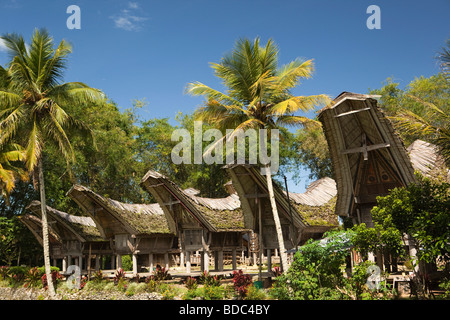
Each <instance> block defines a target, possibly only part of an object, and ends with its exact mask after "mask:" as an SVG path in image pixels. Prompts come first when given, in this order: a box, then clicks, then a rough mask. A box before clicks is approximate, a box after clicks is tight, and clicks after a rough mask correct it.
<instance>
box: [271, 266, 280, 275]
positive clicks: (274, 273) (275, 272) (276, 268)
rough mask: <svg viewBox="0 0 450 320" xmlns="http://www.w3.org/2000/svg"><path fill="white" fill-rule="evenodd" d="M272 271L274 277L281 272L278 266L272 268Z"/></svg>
mask: <svg viewBox="0 0 450 320" xmlns="http://www.w3.org/2000/svg"><path fill="white" fill-rule="evenodd" d="M272 273H273V275H274V276H275V277H279V276H281V274H282V272H281V269H280V267H275V268H273V270H272Z"/></svg>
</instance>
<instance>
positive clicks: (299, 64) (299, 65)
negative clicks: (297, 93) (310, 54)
mask: <svg viewBox="0 0 450 320" xmlns="http://www.w3.org/2000/svg"><path fill="white" fill-rule="evenodd" d="M313 72H314V63H313V61H312V60H307V61H302V60H298V59H297V60H294V61H292V62H291V63H289V64H287V65H284V66H283V67H281V68H280V69H279V70H278V72H277V74H276V79H277V81H276V82H275V83H274V85H273V87H272V89H273V90H274V91H275V92H277V93H278V94H281V93H283V92H285V91H286V90H289V89H292V88H294V87H295V86H296V85H298V83H299V81H300V79H302V78H303V79H309V78H311V77H312V74H313Z"/></svg>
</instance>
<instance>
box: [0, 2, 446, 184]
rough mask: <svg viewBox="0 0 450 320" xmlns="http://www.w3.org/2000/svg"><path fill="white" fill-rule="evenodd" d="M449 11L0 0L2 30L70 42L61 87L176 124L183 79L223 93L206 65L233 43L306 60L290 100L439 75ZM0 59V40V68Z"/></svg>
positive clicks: (185, 103)
mask: <svg viewBox="0 0 450 320" xmlns="http://www.w3.org/2000/svg"><path fill="white" fill-rule="evenodd" d="M372 4H374V5H378V6H379V7H380V10H381V29H379V30H376V29H374V30H369V29H368V28H367V27H366V20H367V19H368V18H369V16H370V14H367V13H366V10H367V7H368V6H369V5H372ZM69 5H77V6H79V7H80V9H81V29H80V30H69V29H68V28H67V27H66V20H67V18H68V17H69V16H70V14H67V13H66V9H67V7H68V6H69ZM449 12H450V1H449V0H429V1H398V0H397V1H392V0H391V1H386V0H371V1H366V0H329V1H328V0H327V1H325V0H315V1H313V0H310V1H304V0H297V1H265V0H258V1H250V0H241V1H235V0H227V1H223V0H220V1H211V0H192V1H191V0H185V1H161V0H159V1H144V0H136V1H119V0H110V1H103V0H101V1H76V0H70V1H66V0H53V1H31V0H28V1H25V0H0V33H1V34H4V33H8V32H16V33H20V34H22V35H23V36H24V37H25V39H29V38H30V37H31V34H32V32H33V30H34V28H36V27H38V28H40V27H45V28H47V29H48V30H49V32H50V33H51V34H52V35H53V36H54V38H55V40H56V42H59V41H60V40H61V39H63V38H64V39H66V40H68V41H69V42H70V43H71V44H72V45H73V53H72V55H71V56H70V60H69V68H68V70H67V72H66V76H65V81H66V82H69V81H82V82H85V83H87V84H89V85H90V86H92V87H95V88H99V89H101V90H103V91H104V92H105V93H106V94H107V95H108V96H109V97H110V98H111V99H112V100H114V101H115V102H116V103H118V105H119V106H120V108H121V109H125V108H129V107H130V106H131V102H132V100H133V99H142V98H146V100H147V102H148V105H147V107H146V108H145V109H144V110H141V111H140V116H141V118H142V119H144V120H145V119H150V118H161V117H168V118H171V119H174V117H175V115H176V113H177V112H178V111H182V112H185V113H190V112H192V111H193V110H195V108H196V107H198V106H199V105H201V103H202V99H201V98H194V97H191V96H187V95H184V93H183V91H184V88H185V86H186V84H187V83H189V82H192V81H200V82H203V83H205V84H208V85H210V86H212V87H215V88H218V89H222V88H221V85H220V83H219V81H218V80H217V79H216V78H215V77H214V75H213V73H212V70H211V69H210V67H209V62H218V61H219V60H220V58H221V57H222V56H223V55H224V54H226V53H228V52H230V51H231V50H232V48H233V46H234V43H235V41H236V40H237V39H239V38H241V37H247V38H250V39H253V38H255V37H256V36H259V37H260V38H261V40H262V41H263V42H266V41H267V40H268V39H269V38H272V39H273V40H274V41H275V42H276V43H277V44H278V46H279V48H280V63H281V64H285V63H288V62H290V61H292V60H294V59H296V58H297V57H300V58H305V59H314V61H315V65H316V72H315V74H314V76H313V78H312V79H309V80H305V81H304V82H303V83H302V84H301V85H300V86H299V87H298V88H296V89H295V90H294V91H293V93H294V94H296V95H310V94H320V93H326V94H329V95H330V96H331V97H335V96H337V95H338V94H339V93H341V92H342V91H352V92H357V93H367V91H368V89H369V88H379V87H381V86H382V83H383V82H384V81H385V80H386V79H387V78H388V77H392V78H393V79H394V80H395V81H396V82H399V83H400V84H401V86H402V87H403V86H405V85H407V84H408V83H409V82H411V81H412V80H413V79H414V78H415V77H419V76H422V75H423V76H425V77H428V76H430V75H432V74H435V73H437V72H438V71H439V68H438V64H437V62H436V60H435V59H434V57H435V55H436V53H437V52H438V51H439V50H440V49H441V47H442V46H443V45H444V42H445V40H446V39H447V38H449V37H450V19H449V14H448V13H449ZM7 61H8V56H7V54H6V52H5V50H4V48H2V45H1V43H0V64H1V65H4V64H5V63H6V62H7ZM311 116H313V114H311ZM305 182H306V180H305ZM299 188H300V189H302V188H303V186H299ZM300 189H298V190H300Z"/></svg>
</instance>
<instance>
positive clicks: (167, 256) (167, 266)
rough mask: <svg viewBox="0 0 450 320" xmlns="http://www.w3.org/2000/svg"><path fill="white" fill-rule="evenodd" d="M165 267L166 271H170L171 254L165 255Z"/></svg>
mask: <svg viewBox="0 0 450 320" xmlns="http://www.w3.org/2000/svg"><path fill="white" fill-rule="evenodd" d="M164 265H165V268H166V270H169V253H167V252H166V253H164Z"/></svg>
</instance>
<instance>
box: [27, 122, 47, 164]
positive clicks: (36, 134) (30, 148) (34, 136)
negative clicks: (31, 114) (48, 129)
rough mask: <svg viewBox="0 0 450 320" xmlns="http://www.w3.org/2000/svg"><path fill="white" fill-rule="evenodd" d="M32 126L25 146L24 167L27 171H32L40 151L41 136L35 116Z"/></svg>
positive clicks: (41, 144) (38, 158)
mask: <svg viewBox="0 0 450 320" xmlns="http://www.w3.org/2000/svg"><path fill="white" fill-rule="evenodd" d="M31 125H32V127H31V130H30V133H29V135H28V143H27V145H26V147H25V157H26V162H25V164H26V168H27V170H28V172H33V170H34V168H36V166H37V164H38V162H39V160H40V158H41V152H42V146H43V142H44V140H43V137H42V134H41V130H40V128H39V124H38V122H37V121H36V118H34V119H33V121H32V124H31Z"/></svg>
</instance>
